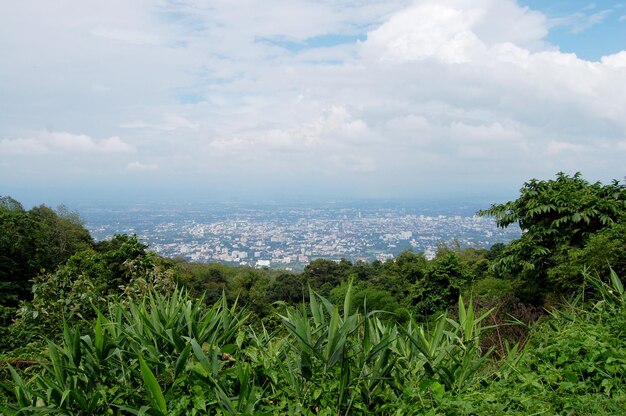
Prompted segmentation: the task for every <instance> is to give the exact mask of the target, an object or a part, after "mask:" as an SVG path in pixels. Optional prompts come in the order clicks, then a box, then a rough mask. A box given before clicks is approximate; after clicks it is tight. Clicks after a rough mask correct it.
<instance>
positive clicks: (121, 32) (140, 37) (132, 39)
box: [91, 27, 158, 45]
mask: <svg viewBox="0 0 626 416" xmlns="http://www.w3.org/2000/svg"><path fill="white" fill-rule="evenodd" d="M91 34H92V35H94V36H99V37H102V38H106V39H110V40H114V41H119V42H124V43H129V44H132V45H156V44H157V43H158V38H157V37H156V36H154V35H151V34H149V33H145V32H141V31H138V30H134V29H122V28H117V27H96V28H94V29H93V30H92V31H91Z"/></svg>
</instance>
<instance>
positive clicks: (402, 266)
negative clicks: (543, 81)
mask: <svg viewBox="0 0 626 416" xmlns="http://www.w3.org/2000/svg"><path fill="white" fill-rule="evenodd" d="M480 214H481V215H486V216H492V217H494V219H495V221H496V222H497V223H498V225H499V226H502V227H506V226H508V225H511V224H514V223H516V224H519V226H520V227H521V229H522V231H523V233H522V236H521V237H520V238H519V239H518V240H515V241H512V242H511V243H510V244H507V245H503V244H498V245H495V246H493V247H492V248H491V249H490V250H484V249H475V248H467V249H461V248H459V247H457V246H454V245H448V246H441V247H440V248H439V249H438V251H437V254H436V257H435V258H434V259H432V260H427V259H426V258H425V257H424V255H423V254H422V253H413V252H409V251H406V252H403V253H402V254H400V255H399V256H397V257H396V258H395V259H394V260H390V261H387V262H385V263H380V262H374V263H356V264H353V263H351V262H348V261H345V260H343V261H341V262H338V263H337V262H334V261H330V260H324V259H317V260H314V261H312V262H311V263H310V264H309V265H308V266H307V267H306V269H305V270H304V272H302V273H288V272H282V271H274V270H255V269H249V268H235V267H229V266H224V265H220V264H193V263H184V262H175V261H172V260H168V259H163V258H160V257H158V256H157V255H156V254H154V253H153V252H150V251H148V250H147V249H148V247H146V246H145V245H144V244H142V243H141V242H140V241H139V240H138V239H137V238H136V237H135V236H126V235H118V236H115V237H114V238H113V239H112V240H110V241H105V242H100V243H94V242H93V240H92V239H91V237H90V236H89V233H88V232H87V231H86V230H85V229H84V227H83V226H82V223H81V222H80V219H79V218H78V216H77V215H76V214H74V213H71V212H68V211H67V209H64V208H60V209H57V210H52V209H50V208H47V207H45V206H40V207H36V208H33V209H31V210H28V211H27V210H24V209H23V207H22V206H21V205H20V204H19V202H17V201H15V200H13V199H11V198H9V197H3V198H2V199H1V200H0V230H1V233H0V285H2V292H0V293H1V295H0V307H1V308H2V309H1V312H2V315H1V317H2V321H1V325H0V331H2V333H1V334H0V335H1V337H0V403H4V404H0V412H2V414H7V415H10V414H44V413H54V414H68V415H92V414H120V415H122V414H136V415H139V414H148V415H165V414H167V415H170V414H171V415H186V414H303V415H335V414H383V415H395V414H397V415H405V414H416V415H417V414H420V415H421V414H432V415H437V414H445V415H448V414H449V415H492V414H520V415H527V414H564V415H584V414H586V415H597V414H616V415H617V414H623V413H624V411H623V409H626V396H625V390H624V389H625V386H624V383H625V382H626V331H624V328H626V308H625V303H624V302H625V297H624V289H623V286H622V283H621V281H620V278H619V277H623V276H626V259H625V256H624V253H625V252H626V185H624V184H621V183H619V182H617V181H614V182H612V183H611V184H608V185H604V184H601V183H589V182H587V181H585V180H584V179H583V178H582V177H581V175H580V174H576V175H574V176H568V175H565V174H562V173H560V174H558V175H557V176H556V178H555V179H554V180H547V181H538V180H531V181H529V182H527V183H525V184H524V186H523V187H522V188H521V190H520V196H519V198H518V199H516V200H514V201H510V202H507V203H505V204H494V205H492V206H491V207H490V208H488V209H486V210H484V211H481V212H480Z"/></svg>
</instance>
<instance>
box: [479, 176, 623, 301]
mask: <svg viewBox="0 0 626 416" xmlns="http://www.w3.org/2000/svg"><path fill="white" fill-rule="evenodd" d="M479 215H482V216H491V217H494V218H495V220H496V223H497V224H498V226H500V227H503V228H505V227H508V226H510V225H512V224H518V225H519V227H520V228H521V230H522V236H521V237H520V238H519V239H517V240H514V241H512V242H511V243H510V244H509V245H508V246H507V247H506V248H504V249H503V250H502V251H501V253H499V255H498V256H497V258H496V261H495V264H494V267H495V269H496V270H497V271H498V272H499V273H500V275H503V276H509V277H519V278H521V279H522V280H523V281H525V282H527V285H525V286H524V287H525V288H526V290H527V291H528V292H529V293H528V295H529V296H535V297H537V298H539V299H540V298H541V295H542V294H543V293H546V292H548V291H555V290H556V291H562V290H564V289H565V288H566V287H567V286H569V285H562V284H559V282H555V281H553V280H551V279H550V274H549V273H548V271H549V270H550V269H552V268H553V267H555V266H556V265H557V263H558V261H559V259H562V258H563V256H564V253H567V251H568V250H570V249H572V248H574V249H580V248H583V247H584V246H585V244H586V243H587V242H588V240H589V238H590V237H591V236H592V235H593V234H594V233H597V232H598V231H600V230H602V229H604V228H606V227H607V226H609V225H610V224H612V223H615V222H624V221H625V220H626V185H624V184H620V183H619V182H618V181H613V182H612V183H611V184H609V185H603V184H602V183H600V182H596V183H589V182H587V181H586V180H584V179H583V178H582V177H581V174H580V173H576V174H575V175H573V176H568V175H566V174H565V173H562V172H561V173H558V174H557V175H556V179H554V180H546V181H540V180H536V179H533V180H531V181H529V182H526V183H525V184H524V186H523V187H522V189H520V196H519V198H518V199H516V200H514V201H509V202H506V203H504V204H494V205H492V206H491V207H490V208H489V209H486V210H482V211H479Z"/></svg>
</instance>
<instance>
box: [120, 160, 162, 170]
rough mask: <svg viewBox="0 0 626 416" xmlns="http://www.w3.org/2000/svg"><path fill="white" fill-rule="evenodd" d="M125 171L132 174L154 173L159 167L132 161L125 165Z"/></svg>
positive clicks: (154, 164)
mask: <svg viewBox="0 0 626 416" xmlns="http://www.w3.org/2000/svg"><path fill="white" fill-rule="evenodd" d="M126 170H128V171H132V172H155V171H157V170H159V165H158V164H156V163H141V162H137V161H134V162H130V163H129V164H128V165H126Z"/></svg>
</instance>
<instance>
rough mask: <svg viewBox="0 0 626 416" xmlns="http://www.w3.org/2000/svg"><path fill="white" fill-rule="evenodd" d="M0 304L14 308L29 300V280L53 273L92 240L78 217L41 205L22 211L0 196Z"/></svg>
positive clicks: (71, 213)
mask: <svg viewBox="0 0 626 416" xmlns="http://www.w3.org/2000/svg"><path fill="white" fill-rule="evenodd" d="M0 230H2V232H0V289H1V291H0V305H2V306H11V307H15V306H17V304H18V302H19V301H20V300H24V299H28V298H29V297H30V286H31V282H30V279H32V278H34V277H35V276H37V275H38V274H39V273H40V272H41V270H48V271H53V270H54V269H55V268H56V267H57V266H58V265H59V264H62V263H64V262H65V261H66V260H67V259H68V258H69V257H70V256H72V255H73V254H74V253H76V252H77V251H80V250H83V249H86V248H89V247H91V246H92V244H93V241H92V239H91V236H90V235H89V232H88V231H87V230H86V229H85V228H84V227H83V224H82V221H81V220H80V217H78V215H77V214H76V213H73V212H70V211H69V210H68V209H67V208H65V207H62V206H61V207H59V208H58V209H57V210H52V209H50V208H48V207H46V206H44V205H40V206H38V207H34V208H32V209H31V210H29V211H25V210H24V208H23V207H22V205H21V204H20V203H19V202H17V201H15V200H14V199H12V198H10V197H0Z"/></svg>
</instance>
